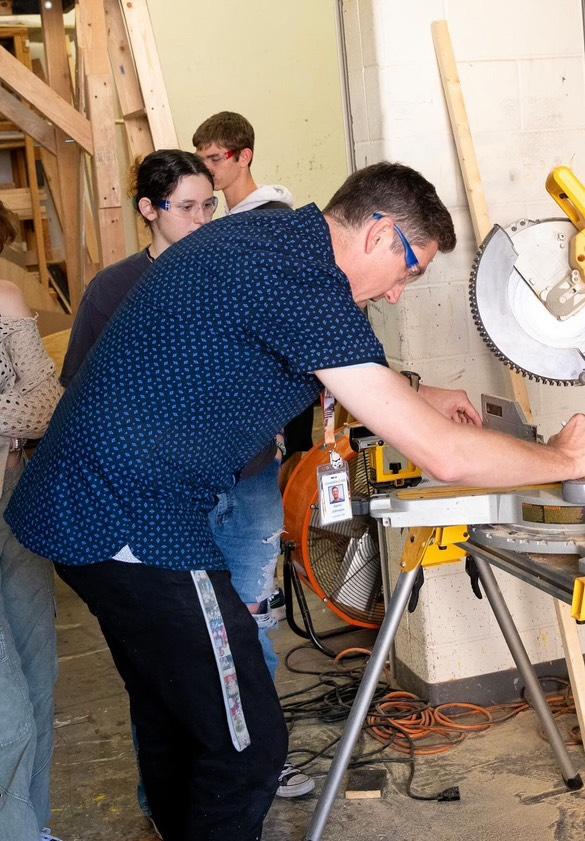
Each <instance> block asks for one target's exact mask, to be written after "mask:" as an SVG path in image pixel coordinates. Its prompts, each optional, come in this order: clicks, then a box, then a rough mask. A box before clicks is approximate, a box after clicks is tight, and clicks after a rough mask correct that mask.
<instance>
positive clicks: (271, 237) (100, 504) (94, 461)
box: [6, 205, 385, 570]
mask: <svg viewBox="0 0 585 841" xmlns="http://www.w3.org/2000/svg"><path fill="white" fill-rule="evenodd" d="M364 362H377V363H380V364H385V359H384V353H383V350H382V347H381V345H380V343H379V342H378V340H377V339H376V337H375V336H374V333H373V331H372V329H371V327H370V325H369V323H368V321H367V319H366V317H365V315H364V314H363V313H362V311H361V310H359V309H358V307H357V306H356V305H355V304H354V302H353V299H352V297H351V292H350V287H349V283H348V280H347V278H346V276H345V275H344V274H343V273H342V272H341V271H340V269H338V268H337V266H336V264H335V260H334V255H333V249H332V246H331V239H330V236H329V229H328V227H327V224H326V222H325V220H324V218H323V216H322V214H321V213H320V211H319V210H318V209H317V207H315V205H308V206H307V207H305V208H302V209H301V210H298V211H295V212H294V213H286V212H284V211H283V212H282V213H281V212H278V211H267V212H262V211H260V212H257V213H242V214H238V215H236V216H232V217H227V218H225V219H221V220H218V221H217V222H213V223H211V224H209V225H205V226H204V227H203V228H200V229H199V230H198V231H196V232H195V233H194V234H192V235H190V236H188V237H186V238H185V239H183V240H181V241H180V242H179V243H177V244H176V245H174V246H172V247H171V248H169V249H168V250H167V251H166V252H165V253H164V254H163V255H162V256H161V257H159V258H158V260H156V262H155V263H154V264H153V266H152V268H151V269H150V270H149V271H148V272H147V273H146V275H145V276H144V278H143V280H141V281H140V283H139V284H138V285H137V286H136V287H135V289H134V290H133V291H132V292H131V293H130V295H129V297H128V299H127V301H126V302H125V304H124V305H123V306H122V307H121V309H120V310H119V311H118V313H117V314H116V316H115V317H114V319H113V320H112V322H111V323H110V325H109V326H108V328H107V329H106V330H105V332H104V333H103V335H102V337H101V339H100V340H99V341H98V343H97V344H96V346H95V347H94V349H93V350H92V352H91V354H90V355H89V356H88V358H87V361H86V364H85V365H84V367H83V369H82V371H81V372H80V374H79V375H78V376H77V377H76V378H75V379H74V381H73V383H72V384H71V386H70V387H69V389H68V390H67V392H66V394H65V395H64V397H63V399H62V400H61V402H60V404H59V406H58V407H57V410H56V412H55V415H54V417H53V420H52V422H51V425H50V427H49V430H48V431H47V433H46V435H45V438H44V439H43V441H42V443H41V445H40V446H39V448H38V450H37V453H36V455H35V456H34V458H33V459H32V460H31V462H30V464H29V465H28V467H27V469H26V471H25V473H24V475H23V477H22V479H21V481H20V483H19V485H18V487H17V488H16V491H15V492H14V494H13V497H12V500H11V502H10V505H9V507H8V509H7V512H6V520H7V522H8V523H9V525H10V526H11V528H12V529H13V531H14V532H15V534H16V536H17V537H18V538H19V540H20V541H21V542H22V543H24V544H25V546H28V547H29V548H30V549H32V550H33V551H35V552H37V553H39V554H40V555H44V556H45V557H47V558H50V559H52V560H54V561H60V562H62V563H65V564H89V563H96V562H99V561H104V560H108V559H110V558H112V557H113V556H115V555H116V554H117V553H119V552H120V551H121V550H122V549H123V547H129V549H130V551H131V553H132V555H133V556H134V558H136V559H138V560H139V561H141V562H142V563H145V564H150V565H154V566H161V567H169V568H171V569H176V570H188V569H197V568H200V569H223V568H225V562H224V560H223V558H222V556H221V554H220V552H219V550H218V549H217V548H216V546H215V544H214V542H213V540H212V537H211V533H210V531H209V524H208V518H207V514H208V512H209V511H210V510H211V508H212V507H213V505H214V504H215V496H216V494H217V493H219V492H221V491H224V490H225V489H227V488H229V487H230V486H231V485H232V484H233V481H234V473H236V472H237V471H238V470H239V469H240V468H241V467H242V466H243V465H244V464H246V462H248V461H249V460H250V458H251V457H252V456H254V455H255V454H256V453H257V452H259V451H260V450H261V449H262V447H263V446H265V445H266V444H267V443H268V442H269V441H270V439H271V438H272V437H273V436H274V435H275V433H277V432H278V431H279V430H280V429H281V428H282V427H283V426H284V424H285V423H286V422H287V421H289V420H290V419H291V418H293V417H295V416H296V415H298V414H299V413H300V412H301V411H302V410H303V409H304V408H305V407H306V406H308V405H309V404H310V403H311V402H312V401H313V400H314V399H315V398H316V396H317V395H318V393H319V390H320V386H319V382H318V380H317V379H316V377H315V376H314V375H313V374H312V372H313V371H315V370H318V369H321V368H331V367H340V366H347V365H355V364H359V363H364Z"/></svg>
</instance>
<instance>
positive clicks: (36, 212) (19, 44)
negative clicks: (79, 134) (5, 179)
mask: <svg viewBox="0 0 585 841" xmlns="http://www.w3.org/2000/svg"><path fill="white" fill-rule="evenodd" d="M13 40H14V53H15V55H16V60H17V61H19V62H21V63H22V66H23V69H25V70H28V71H29V72H32V71H31V57H30V46H29V40H28V33H26V32H21V33H19V34H18V35H16V36H15V38H14V39H13ZM24 152H25V156H26V169H27V179H28V186H29V189H30V198H31V205H32V214H33V227H34V231H35V245H36V250H37V257H38V270H39V277H40V280H41V283H42V285H43V286H46V287H47V288H48V286H49V269H48V266H47V249H46V246H45V226H44V225H43V216H42V212H41V194H40V190H39V183H38V179H37V160H36V152H35V145H34V143H33V140H32V138H31V137H30V136H29V135H28V134H25V136H24Z"/></svg>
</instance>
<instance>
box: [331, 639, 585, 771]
mask: <svg viewBox="0 0 585 841" xmlns="http://www.w3.org/2000/svg"><path fill="white" fill-rule="evenodd" d="M371 653H372V652H371V651H370V650H369V649H367V648H346V649H345V650H344V651H341V652H340V653H339V654H338V655H337V657H336V658H335V663H336V664H337V665H339V664H341V662H342V661H343V660H344V659H345V658H346V657H355V656H359V655H364V656H366V657H369V656H370V655H371ZM554 680H555V681H556V682H558V683H561V684H565V685H566V686H567V691H566V692H562V693H556V694H551V695H547V696H546V700H547V702H548V704H549V706H550V707H551V710H552V713H553V715H554V716H555V718H560V717H561V716H564V715H569V714H574V713H575V705H574V703H573V698H572V695H571V693H570V688H569V684H568V682H567V681H564V680H562V679H560V678H554ZM530 708H531V707H530V704H529V703H528V702H527V701H524V700H522V701H518V702H517V703H514V704H497V705H495V706H492V707H482V706H479V705H478V704H469V703H459V702H453V703H450V704H440V705H439V706H437V707H431V706H430V705H429V704H427V703H426V702H425V701H423V700H422V699H421V698H417V696H416V695H413V694H412V693H411V692H403V691H393V692H388V693H387V694H386V695H384V696H383V697H382V698H380V699H378V701H377V702H376V703H375V705H374V708H373V710H372V709H371V710H370V712H369V713H368V716H367V718H366V723H367V725H368V732H369V733H370V735H372V736H373V737H374V738H375V739H377V740H378V741H379V742H382V743H383V744H385V745H387V746H388V747H389V748H390V749H392V750H395V751H397V752H398V753H405V754H412V753H413V750H414V753H415V754H416V755H417V756H432V755H435V754H439V753H446V752H447V751H449V750H451V749H452V748H453V747H455V746H456V745H458V744H461V742H462V741H463V740H464V739H466V738H467V736H469V735H472V734H473V733H482V732H484V731H485V730H488V729H489V728H490V727H494V726H495V725H496V724H501V723H502V722H504V721H508V719H510V718H514V716H516V715H518V714H519V713H521V712H524V711H525V710H529V709H530ZM539 734H540V736H541V737H542V738H544V734H543V733H542V731H541V730H540V729H539ZM580 743H581V738H580V735H579V727H578V726H577V727H574V728H573V729H572V730H571V738H570V739H569V740H568V741H567V744H569V745H577V744H580Z"/></svg>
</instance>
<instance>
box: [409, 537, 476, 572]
mask: <svg viewBox="0 0 585 841" xmlns="http://www.w3.org/2000/svg"><path fill="white" fill-rule="evenodd" d="M468 538H469V531H468V528H467V526H420V527H418V528H413V529H408V533H407V535H406V541H405V543H404V549H403V550H402V558H401V560H400V567H401V569H402V571H403V572H411V571H412V570H413V569H416V567H417V566H419V565H422V566H423V567H432V566H439V565H440V564H453V563H456V562H457V561H462V560H463V559H464V558H465V556H466V554H467V553H466V552H465V550H464V549H460V548H459V546H457V544H458V543H465V542H466V541H467V540H468Z"/></svg>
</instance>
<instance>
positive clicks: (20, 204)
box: [0, 187, 47, 221]
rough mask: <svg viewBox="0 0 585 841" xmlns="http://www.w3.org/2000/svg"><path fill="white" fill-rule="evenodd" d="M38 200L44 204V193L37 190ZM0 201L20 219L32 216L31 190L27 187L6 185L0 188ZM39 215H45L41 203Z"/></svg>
mask: <svg viewBox="0 0 585 841" xmlns="http://www.w3.org/2000/svg"><path fill="white" fill-rule="evenodd" d="M39 200H40V202H42V203H43V204H44V202H45V201H46V195H45V193H44V192H43V191H42V190H40V191H39ZM0 201H2V202H3V203H4V204H5V205H6V207H7V208H8V209H9V210H11V211H12V213H14V215H15V216H18V218H19V219H20V220H22V221H24V220H26V219H32V218H33V209H32V200H31V192H30V188H29V187H8V188H2V189H0ZM41 215H42V216H43V217H45V216H46V215H47V214H46V211H45V208H44V207H43V206H42V205H41Z"/></svg>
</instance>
